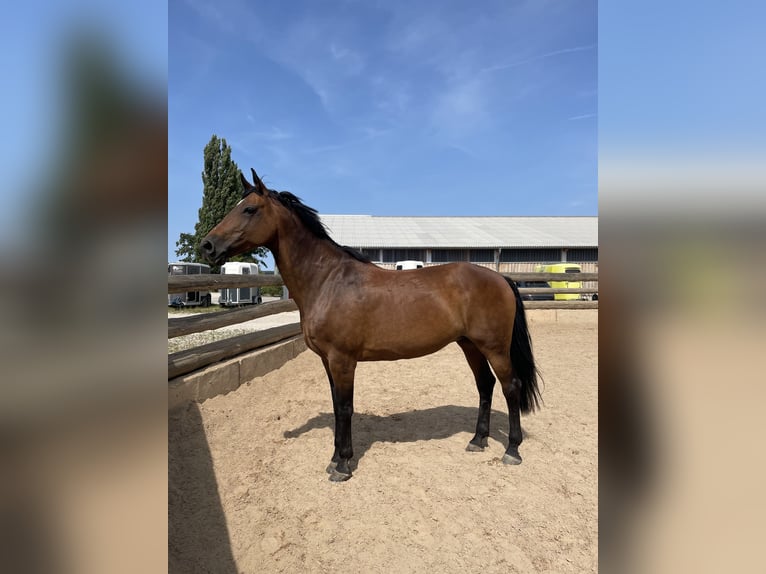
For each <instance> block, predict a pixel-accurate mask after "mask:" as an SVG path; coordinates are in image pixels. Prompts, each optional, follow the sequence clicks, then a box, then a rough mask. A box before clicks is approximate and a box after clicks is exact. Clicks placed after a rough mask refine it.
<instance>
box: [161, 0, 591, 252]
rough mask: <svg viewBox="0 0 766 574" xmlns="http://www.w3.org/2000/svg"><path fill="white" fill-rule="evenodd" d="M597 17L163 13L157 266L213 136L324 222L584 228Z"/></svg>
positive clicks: (185, 211) (190, 209) (433, 8)
mask: <svg viewBox="0 0 766 574" xmlns="http://www.w3.org/2000/svg"><path fill="white" fill-rule="evenodd" d="M597 41H598V39H597V10H596V2H594V1H576V2H543V1H539V0H534V1H529V2H507V1H498V2H492V1H489V2H481V3H469V2H436V1H434V2H412V3H405V2H353V1H347V2H310V1H306V2H287V3H282V2H247V1H244V0H224V1H221V2H215V3H210V2H204V1H202V0H171V2H170V4H169V74H168V75H169V83H168V101H169V177H168V180H169V181H168V183H169V189H168V208H169V216H168V258H169V259H173V258H174V257H175V255H174V248H175V240H176V239H177V238H178V235H179V233H180V232H182V231H192V230H193V227H194V224H195V222H196V220H197V209H198V208H199V207H200V204H201V198H202V183H201V178H200V173H201V171H202V150H203V148H204V146H205V144H206V143H207V142H208V140H209V139H210V136H211V135H212V134H214V133H215V134H217V135H218V136H219V137H223V138H225V139H226V140H227V142H228V143H229V144H230V145H231V146H232V150H233V158H234V160H235V161H236V162H237V164H238V165H239V167H240V168H241V169H242V170H243V171H245V172H246V173H247V172H249V168H250V167H254V168H255V170H256V171H257V172H258V173H259V174H260V175H261V176H262V177H263V178H264V180H265V182H266V184H267V185H268V186H269V187H272V188H274V189H278V190H289V191H291V192H293V193H295V194H297V195H299V196H300V197H302V198H303V199H304V201H305V202H306V203H307V204H308V205H311V206H312V207H314V208H316V209H317V210H319V212H320V214H321V213H354V214H360V213H363V214H372V215H595V214H596V213H597V139H596V126H597V92H596V89H597V71H596V64H597V54H598V47H597Z"/></svg>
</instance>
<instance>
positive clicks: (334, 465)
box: [325, 461, 338, 474]
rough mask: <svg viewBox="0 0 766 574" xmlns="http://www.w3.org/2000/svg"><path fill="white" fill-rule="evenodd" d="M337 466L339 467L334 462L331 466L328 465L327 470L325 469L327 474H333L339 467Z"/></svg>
mask: <svg viewBox="0 0 766 574" xmlns="http://www.w3.org/2000/svg"><path fill="white" fill-rule="evenodd" d="M337 466H338V463H337V462H335V461H333V462H331V463H330V464H328V465H327V468H326V469H325V472H327V474H332V471H334V470H335V467H337Z"/></svg>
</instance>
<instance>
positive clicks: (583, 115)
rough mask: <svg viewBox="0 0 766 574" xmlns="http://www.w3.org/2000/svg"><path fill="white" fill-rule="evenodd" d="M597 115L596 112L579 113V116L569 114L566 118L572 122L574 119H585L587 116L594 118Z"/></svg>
mask: <svg viewBox="0 0 766 574" xmlns="http://www.w3.org/2000/svg"><path fill="white" fill-rule="evenodd" d="M597 115H598V114H581V115H579V116H571V117H568V118H567V119H568V120H569V121H572V122H573V121H576V120H587V119H588V118H595V117H596V116H597Z"/></svg>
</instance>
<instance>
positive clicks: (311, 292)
mask: <svg viewBox="0 0 766 574" xmlns="http://www.w3.org/2000/svg"><path fill="white" fill-rule="evenodd" d="M270 249H271V252H272V254H273V255H274V261H275V263H276V264H277V267H278V268H279V273H280V275H281V276H282V279H283V280H284V283H285V286H286V287H287V289H288V290H289V291H290V296H291V297H292V298H293V299H294V300H295V302H296V304H297V305H298V308H299V309H301V310H303V309H304V308H305V307H306V306H307V305H310V304H311V302H312V301H313V300H314V298H315V296H316V295H317V293H318V292H319V287H320V286H321V285H322V284H323V283H324V282H325V280H326V279H327V277H328V276H329V275H330V274H331V273H332V272H333V271H334V270H335V269H337V266H338V264H339V263H340V260H341V259H342V258H343V257H344V255H343V254H342V252H340V250H339V249H337V248H336V247H335V246H333V245H332V244H331V243H330V242H329V241H327V240H324V239H319V238H318V237H316V236H315V235H313V234H312V233H311V232H310V231H309V230H307V229H306V228H305V227H303V225H302V224H300V223H299V222H297V221H295V219H293V218H290V219H288V220H287V223H286V224H284V225H282V226H280V229H279V233H278V235H277V238H276V240H275V242H274V243H273V244H272V245H271V246H270Z"/></svg>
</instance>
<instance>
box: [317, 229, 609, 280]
mask: <svg viewBox="0 0 766 574" xmlns="http://www.w3.org/2000/svg"><path fill="white" fill-rule="evenodd" d="M322 221H323V222H324V224H325V225H326V226H327V229H328V231H329V233H330V236H331V237H332V238H333V239H334V240H335V241H336V242H338V243H340V244H341V245H348V246H349V247H353V248H355V249H358V250H359V251H361V252H362V253H364V254H365V255H366V256H367V257H369V258H370V259H371V260H372V261H374V262H375V263H377V264H378V265H380V266H382V267H387V268H393V267H394V264H395V262H396V261H403V260H416V261H423V262H424V263H425V264H426V265H429V264H439V263H449V262H452V261H469V262H471V263H476V264H479V265H483V266H487V267H491V268H493V269H495V270H497V271H500V272H501V273H511V272H514V271H516V272H523V271H534V267H535V265H538V264H545V263H559V262H569V263H579V264H580V265H581V266H582V271H584V272H590V271H596V270H597V268H598V217H584V216H579V217H389V216H373V215H322Z"/></svg>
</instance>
